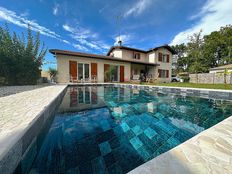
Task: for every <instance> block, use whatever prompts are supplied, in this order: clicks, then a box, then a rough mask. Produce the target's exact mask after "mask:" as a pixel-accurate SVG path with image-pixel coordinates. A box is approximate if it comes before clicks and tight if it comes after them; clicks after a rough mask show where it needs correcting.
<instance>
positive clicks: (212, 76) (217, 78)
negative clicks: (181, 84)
mask: <svg viewBox="0 0 232 174" xmlns="http://www.w3.org/2000/svg"><path fill="white" fill-rule="evenodd" d="M189 77H190V81H189V82H190V83H208V84H220V83H224V75H223V74H217V73H202V74H190V75H189ZM226 83H227V84H232V75H231V74H228V75H226Z"/></svg>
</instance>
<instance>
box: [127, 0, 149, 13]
mask: <svg viewBox="0 0 232 174" xmlns="http://www.w3.org/2000/svg"><path fill="white" fill-rule="evenodd" d="M151 2H152V0H138V1H137V2H136V3H135V4H134V5H132V7H131V8H130V9H129V10H128V11H126V12H125V13H124V17H128V16H131V15H134V16H138V15H140V14H142V13H143V12H144V10H146V9H147V8H148V7H149V5H150V4H151Z"/></svg>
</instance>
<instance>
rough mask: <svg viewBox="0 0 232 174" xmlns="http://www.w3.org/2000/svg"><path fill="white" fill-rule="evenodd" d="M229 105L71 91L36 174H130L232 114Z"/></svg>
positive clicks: (129, 91)
mask: <svg viewBox="0 0 232 174" xmlns="http://www.w3.org/2000/svg"><path fill="white" fill-rule="evenodd" d="M231 106H232V104H231V102H229V101H223V100H212V99H203V98H199V97H189V96H180V95H175V94H171V93H167V94H165V93H158V92H155V91H153V90H139V89H133V88H124V87H114V86H83V87H69V88H68V89H67V92H66V94H65V96H64V98H63V101H62V103H61V105H60V107H59V110H58V111H57V114H56V115H55V117H54V120H53V123H52V125H51V127H50V129H49V132H48V133H47V135H46V137H45V139H44V141H43V144H42V147H41V148H40V151H39V153H38V155H37V158H36V160H35V162H34V164H33V167H32V169H31V171H32V172H33V171H36V172H37V173H126V172H128V171H130V170H132V169H134V168H135V167H137V166H139V165H141V164H143V163H145V162H146V161H148V160H150V159H152V158H154V157H156V156H158V155H160V154H162V153H164V152H166V151H168V150H170V149H172V148H173V147H175V146H177V145H179V144H181V143H182V142H184V141H186V140H188V139H189V138H191V137H193V136H194V135H196V134H198V133H199V132H201V131H203V130H205V129H207V128H209V127H211V126H213V125H215V124H216V123H218V122H220V121H222V120H224V119H225V118H227V117H228V116H230V115H232V107H231Z"/></svg>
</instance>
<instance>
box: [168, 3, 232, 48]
mask: <svg viewBox="0 0 232 174" xmlns="http://www.w3.org/2000/svg"><path fill="white" fill-rule="evenodd" d="M193 19H198V20H199V21H198V22H197V23H196V24H195V25H193V26H192V27H191V28H188V29H186V30H184V31H181V32H180V33H178V34H177V35H176V36H175V37H174V39H173V40H172V41H171V43H170V44H171V45H175V44H181V43H187V42H188V37H189V36H191V35H192V34H193V33H196V32H199V31H200V30H201V29H202V30H203V32H202V34H203V35H206V34H210V33H211V32H212V31H216V30H219V29H220V27H222V26H225V25H228V24H232V1H231V0H220V1H218V0H208V1H207V2H206V3H205V5H204V6H203V7H202V9H201V11H200V12H199V13H198V14H195V15H193V16H191V17H190V20H193Z"/></svg>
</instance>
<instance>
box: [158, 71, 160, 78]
mask: <svg viewBox="0 0 232 174" xmlns="http://www.w3.org/2000/svg"><path fill="white" fill-rule="evenodd" d="M158 74H159V75H158V77H159V78H161V69H158Z"/></svg>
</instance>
